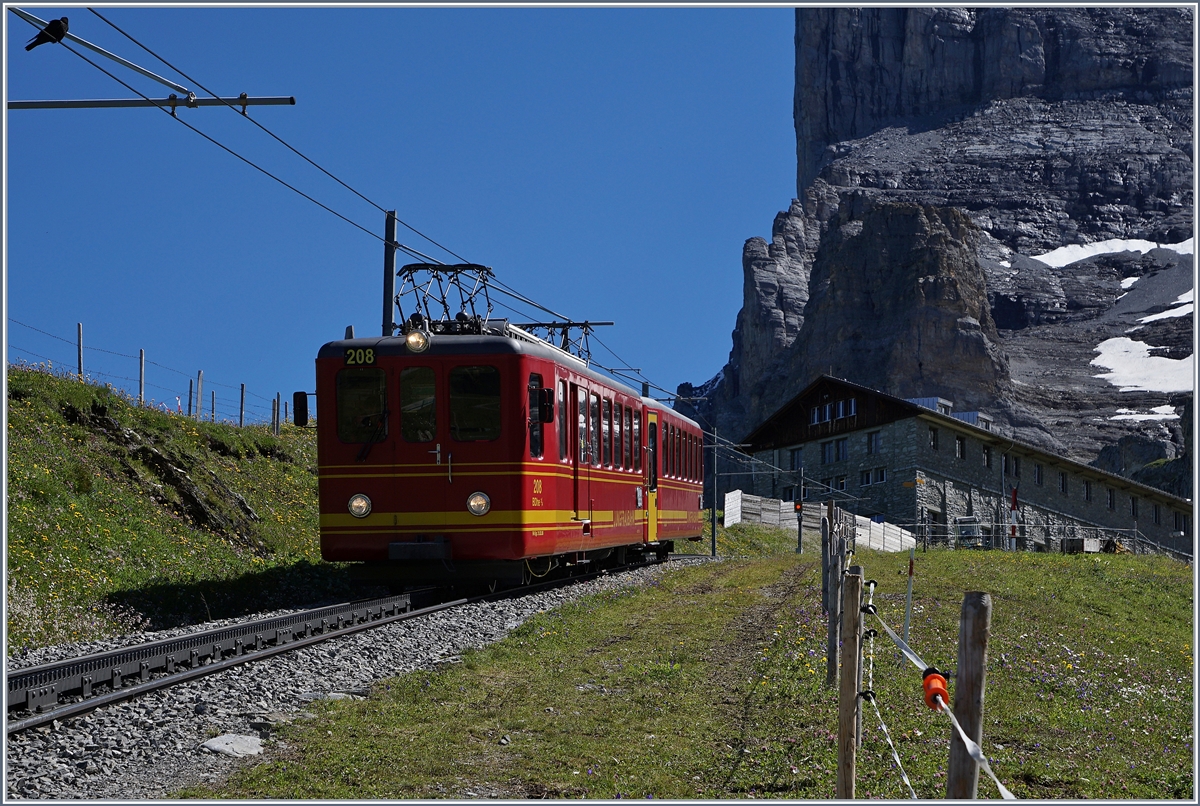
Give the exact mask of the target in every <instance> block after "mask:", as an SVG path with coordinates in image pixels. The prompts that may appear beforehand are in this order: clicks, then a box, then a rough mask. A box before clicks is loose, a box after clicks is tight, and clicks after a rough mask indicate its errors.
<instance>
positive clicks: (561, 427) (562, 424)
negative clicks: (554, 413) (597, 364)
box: [558, 381, 569, 459]
mask: <svg viewBox="0 0 1200 806" xmlns="http://www.w3.org/2000/svg"><path fill="white" fill-rule="evenodd" d="M568 442H569V440H568V439H567V382H566V381H559V382H558V458H559V459H566V458H567V443H568Z"/></svg>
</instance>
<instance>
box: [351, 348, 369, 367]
mask: <svg viewBox="0 0 1200 806" xmlns="http://www.w3.org/2000/svg"><path fill="white" fill-rule="evenodd" d="M374 363H375V350H373V349H372V348H370V347H366V348H363V347H348V348H347V349H346V366H348V367H352V366H359V365H364V364H374Z"/></svg>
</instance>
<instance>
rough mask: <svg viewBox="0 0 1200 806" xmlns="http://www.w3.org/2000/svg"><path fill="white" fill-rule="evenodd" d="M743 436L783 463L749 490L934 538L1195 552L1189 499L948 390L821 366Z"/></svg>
mask: <svg viewBox="0 0 1200 806" xmlns="http://www.w3.org/2000/svg"><path fill="white" fill-rule="evenodd" d="M744 443H745V445H746V448H745V450H746V451H747V452H748V453H750V454H752V455H754V456H755V458H757V459H759V460H761V461H762V462H764V463H769V464H770V465H773V466H774V467H777V468H781V472H778V473H757V474H755V476H754V477H753V481H752V482H751V483H750V484H748V485H746V486H748V487H750V488H751V489H748V490H747V492H751V493H753V494H755V495H763V496H771V497H775V498H783V499H785V500H794V499H796V498H802V499H804V500H807V501H812V502H816V501H823V500H826V499H828V498H833V499H834V500H836V501H837V502H838V505H839V506H842V507H844V508H846V509H849V510H850V511H852V512H855V513H857V514H859V515H864V516H867V517H872V518H874V519H876V520H883V521H885V522H890V523H895V524H901V525H911V526H916V527H917V528H918V529H919V530H922V531H923V532H925V531H927V533H928V534H929V536H930V539H931V540H934V541H935V542H937V541H943V540H946V539H947V538H948V537H950V536H952V535H954V534H956V532H957V533H961V534H964V535H966V534H972V533H974V534H977V535H978V536H979V537H980V538H981V539H982V541H983V542H984V543H985V544H986V545H995V546H1004V547H1015V548H1019V549H1025V550H1034V551H1057V550H1059V549H1060V547H1061V541H1062V540H1063V539H1067V538H1074V539H1078V538H1099V539H1100V541H1101V543H1102V544H1103V542H1105V541H1107V540H1109V539H1113V538H1117V539H1120V540H1121V542H1123V543H1125V544H1127V545H1132V543H1133V540H1134V538H1135V536H1136V537H1137V538H1140V539H1141V540H1143V541H1149V542H1152V543H1156V544H1158V545H1160V546H1162V547H1165V548H1169V549H1171V550H1173V551H1176V552H1180V553H1182V554H1186V555H1188V556H1191V555H1192V553H1193V552H1192V540H1193V535H1192V502H1191V501H1189V500H1185V499H1182V498H1177V497H1175V496H1173V495H1171V494H1169V493H1166V492H1163V491H1161V490H1157V489H1155V488H1153V487H1147V486H1146V485H1143V484H1139V483H1137V482H1135V481H1131V480H1130V479H1127V478H1124V477H1121V476H1116V475H1113V474H1111V473H1106V472H1104V471H1102V470H1099V469H1097V468H1094V467H1090V466H1088V465H1084V464H1080V463H1079V462H1075V461H1072V460H1070V459H1067V458H1064V457H1062V456H1057V455H1055V454H1053V453H1050V452H1047V451H1046V450H1044V449H1041V448H1038V447H1035V446H1033V445H1029V444H1026V443H1023V442H1020V441H1018V440H1014V439H1011V438H1009V437H1007V436H1005V435H1004V434H1001V433H999V432H997V431H996V430H993V428H992V421H991V418H990V417H988V416H987V415H986V414H983V413H981V412H955V411H954V404H953V402H952V401H949V400H945V399H942V398H915V399H912V400H903V399H901V398H897V397H892V396H891V395H888V394H885V393H883V392H879V391H876V390H874V389H870V388H868V387H865V386H860V385H858V384H855V383H851V382H849V381H845V380H842V379H839V378H833V377H830V376H828V375H822V376H820V377H819V378H817V380H816V381H814V382H813V383H811V384H810V385H809V386H808V387H807V388H805V389H804V390H803V391H802V392H801V393H800V394H798V395H797V396H796V397H794V398H793V399H792V400H791V401H789V402H788V403H787V404H785V405H784V406H783V407H782V408H780V409H779V410H778V411H777V412H775V414H773V415H772V416H771V417H769V418H768V419H767V420H766V421H765V422H764V423H763V424H762V425H760V426H759V427H758V428H756V429H755V430H754V431H753V432H751V434H750V435H749V436H748V437H746V439H745V440H744ZM762 466H765V465H762ZM1014 491H1015V494H1014ZM1014 502H1015V518H1014V516H1013V512H1014ZM1014 520H1015V522H1016V524H1015V525H1016V529H1015V532H1016V534H1015V539H1014V538H1013V531H1014V530H1013V528H1012V525H1013V521H1014Z"/></svg>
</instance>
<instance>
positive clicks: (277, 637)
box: [5, 594, 468, 733]
mask: <svg viewBox="0 0 1200 806" xmlns="http://www.w3.org/2000/svg"><path fill="white" fill-rule="evenodd" d="M466 601H468V600H466V599H456V600H454V601H451V602H443V603H441V604H437V605H433V606H430V607H426V608H421V609H419V610H412V609H411V599H410V597H409V595H408V594H403V595H400V596H390V597H386V598H378V599H364V600H362V601H358V602H347V603H344V604H340V605H332V606H329V607H322V608H317V609H315V610H307V611H300V612H297V613H290V614H287V615H283V616H274V617H271V618H266V619H258V620H255V621H250V622H246V623H245V624H235V625H232V626H229V627H219V628H217V629H214V630H206V631H204V632H197V633H191V634H189V635H182V636H179V637H177V638H167V639H164V640H161V641H154V642H152V643H148V644H141V645H137V646H131V647H125V648H122V649H115V650H111V651H108V652H102V653H98V654H95V655H88V656H85V657H82V658H69V659H67V660H63V661H57V662H54V663H47V664H43V665H40V666H33V667H30V668H28V669H20V670H17V671H15V672H11V673H9V674H8V675H7V678H6V680H5V682H6V683H7V688H8V694H7V711H8V712H9V713H10V714H11V713H12V712H13V711H27V712H32V714H33V715H32V716H28V717H23V718H20V719H8V720H7V723H6V732H7V733H16V732H18V731H22V730H27V729H29V728H32V727H36V726H38V725H43V724H46V723H47V722H51V721H53V720H55V719H61V718H63V717H68V716H74V715H76V714H80V713H83V712H85V711H89V710H92V709H93V708H97V707H99V706H102V705H107V704H110V703H113V702H117V701H120V700H124V699H129V698H131V697H136V696H138V695H140V694H144V693H146V692H148V691H153V690H155V689H159V688H164V687H167V686H173V685H176V684H178V683H182V682H184V681H186V680H191V679H193V678H196V677H202V676H204V675H207V674H214V673H216V672H219V671H223V670H225V669H228V668H230V667H232V666H236V665H238V664H241V663H247V662H250V661H253V660H258V659H260V658H266V657H269V656H271V655H275V654H278V653H280V652H285V651H288V650H291V649H299V648H301V647H304V646H308V645H310V644H314V643H317V642H319V641H325V640H328V639H331V638H335V637H337V636H341V635H349V634H351V633H355V632H358V631H360V630H365V629H368V628H370V627H377V626H381V625H383V624H387V623H390V622H393V621H398V620H400V619H403V618H410V617H414V616H419V615H425V614H428V613H433V612H436V611H438V610H444V609H446V608H449V607H454V606H456V605H459V604H462V603H464V602H466ZM155 673H158V674H159V676H157V677H154V678H153V679H152V677H151V676H152V675H153V674H155ZM105 689H107V690H105ZM66 697H78V698H79V699H78V700H76V701H75V702H68V703H64V702H63V698H66Z"/></svg>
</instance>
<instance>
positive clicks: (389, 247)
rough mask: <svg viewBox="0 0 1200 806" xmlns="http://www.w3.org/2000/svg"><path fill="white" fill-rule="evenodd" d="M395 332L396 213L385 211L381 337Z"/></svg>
mask: <svg viewBox="0 0 1200 806" xmlns="http://www.w3.org/2000/svg"><path fill="white" fill-rule="evenodd" d="M395 330H396V211H395V210H388V211H387V223H386V224H385V226H384V236H383V337H384V338H387V337H388V336H391V335H392V334H393V333H394V332H395Z"/></svg>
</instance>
